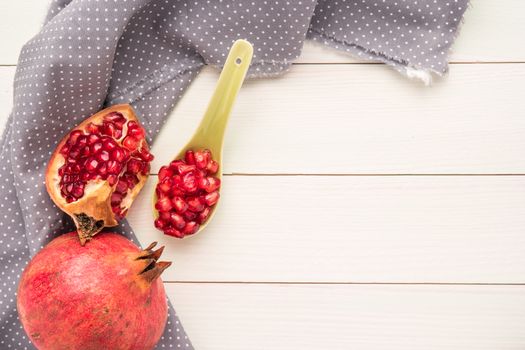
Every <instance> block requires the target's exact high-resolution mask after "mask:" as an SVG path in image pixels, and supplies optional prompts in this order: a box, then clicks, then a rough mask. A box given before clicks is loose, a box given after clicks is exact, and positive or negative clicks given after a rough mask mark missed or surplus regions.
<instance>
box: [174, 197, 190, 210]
mask: <svg viewBox="0 0 525 350" xmlns="http://www.w3.org/2000/svg"><path fill="white" fill-rule="evenodd" d="M171 204H173V207H174V208H175V210H176V211H177V213H180V214H182V213H184V212H185V211H186V210H187V209H188V204H187V203H186V202H185V201H184V199H182V198H180V197H173V199H172V200H171Z"/></svg>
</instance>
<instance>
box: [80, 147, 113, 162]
mask: <svg viewBox="0 0 525 350" xmlns="http://www.w3.org/2000/svg"><path fill="white" fill-rule="evenodd" d="M86 148H87V147H86ZM87 149H88V152H89V148H87ZM97 159H98V160H99V161H101V162H107V161H108V160H109V153H108V151H102V152H100V153H99V154H97Z"/></svg>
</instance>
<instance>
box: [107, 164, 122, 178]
mask: <svg viewBox="0 0 525 350" xmlns="http://www.w3.org/2000/svg"><path fill="white" fill-rule="evenodd" d="M107 165H108V173H109V174H113V175H118V174H120V171H121V170H122V164H120V163H119V162H117V161H114V160H110V161H108V162H107Z"/></svg>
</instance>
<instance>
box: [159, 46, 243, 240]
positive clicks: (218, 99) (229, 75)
mask: <svg viewBox="0 0 525 350" xmlns="http://www.w3.org/2000/svg"><path fill="white" fill-rule="evenodd" d="M252 55H253V47H252V45H251V44H250V43H249V42H248V41H246V40H237V41H235V43H234V44H233V46H232V47H231V49H230V52H229V53H228V57H227V58H226V62H225V63H224V66H223V69H222V72H221V74H220V76H219V80H218V82H217V86H216V87H215V92H214V93H213V95H212V98H211V100H210V102H209V104H208V107H207V109H206V112H205V114H204V116H203V118H202V120H201V122H200V124H199V126H198V127H197V130H196V131H195V133H194V134H193V136H192V137H191V139H190V140H189V141H188V143H187V144H186V145H185V146H184V147H183V148H182V149H181V151H180V152H179V153H178V154H177V155H176V156H175V158H174V160H175V159H184V156H185V154H186V151H188V150H193V151H200V150H204V149H208V150H210V152H211V154H212V157H213V160H215V161H216V162H217V163H218V164H219V168H218V170H217V173H216V174H214V176H215V177H216V178H218V179H219V180H221V183H222V170H223V164H222V149H223V145H224V134H225V131H226V126H227V124H228V119H229V117H230V112H231V110H232V108H233V104H234V103H235V100H236V98H237V94H238V92H239V90H240V88H241V86H242V83H243V81H244V78H245V76H246V72H247V71H248V68H249V67H250V63H251V60H252ZM221 188H222V186H221ZM220 191H221V189H219V192H220ZM156 202H157V195H156V193H154V194H153V203H154V204H155V203H156ZM219 202H220V199H219V201H218V202H217V203H216V204H215V205H213V206H212V207H211V208H210V209H211V212H210V215H209V216H208V218H207V219H206V221H205V222H203V223H202V224H201V225H200V226H199V229H198V230H197V232H195V233H194V234H193V235H196V234H197V233H199V232H200V231H202V230H203V229H204V228H205V227H206V226H207V225H208V223H209V222H210V221H211V220H212V218H213V216H214V214H215V211H216V209H217V206H218V204H219ZM153 211H154V216H155V218H158V216H159V213H158V211H157V210H156V209H155V206H153ZM193 235H192V236H193Z"/></svg>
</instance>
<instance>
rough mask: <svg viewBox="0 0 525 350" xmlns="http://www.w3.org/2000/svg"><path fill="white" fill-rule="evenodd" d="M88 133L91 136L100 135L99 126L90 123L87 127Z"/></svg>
mask: <svg viewBox="0 0 525 350" xmlns="http://www.w3.org/2000/svg"><path fill="white" fill-rule="evenodd" d="M86 129H87V131H88V132H89V133H90V134H98V133H99V131H100V130H99V128H98V125H96V124H94V123H89V124H88V125H87V128H86Z"/></svg>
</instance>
